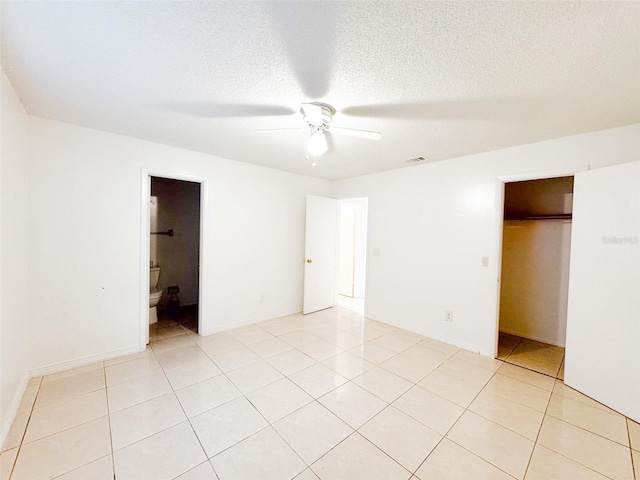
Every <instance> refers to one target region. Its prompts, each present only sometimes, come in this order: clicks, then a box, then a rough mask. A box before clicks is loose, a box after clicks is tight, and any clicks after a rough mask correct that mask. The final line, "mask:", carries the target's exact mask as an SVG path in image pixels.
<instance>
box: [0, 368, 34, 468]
mask: <svg viewBox="0 0 640 480" xmlns="http://www.w3.org/2000/svg"><path fill="white" fill-rule="evenodd" d="M43 379H44V376H41V377H40V381H39V382H38V389H37V390H36V394H35V396H34V397H33V403H32V404H31V408H30V409H29V418H28V419H27V423H26V424H25V426H24V431H23V432H22V436H21V437H20V443H19V444H18V446H17V447H16V448H17V449H18V450H17V451H16V457H15V458H14V459H13V464H12V465H11V470H9V479H8V480H11V477H12V476H13V474H14V473H15V468H16V465H17V464H18V458H19V456H20V452H21V451H22V445H23V443H24V438H25V436H26V435H27V429H28V428H29V423H30V422H31V416H32V415H33V410H34V409H35V407H36V401H37V400H38V395H39V394H40V387H41V386H42V380H43ZM27 385H28V384H27ZM23 395H24V394H23ZM21 400H22V399H21ZM18 408H19V407H18ZM14 421H15V420H14ZM3 453H4V452H3Z"/></svg>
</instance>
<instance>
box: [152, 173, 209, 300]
mask: <svg viewBox="0 0 640 480" xmlns="http://www.w3.org/2000/svg"><path fill="white" fill-rule="evenodd" d="M151 194H152V195H153V196H155V197H156V198H157V200H158V205H157V208H158V220H157V225H156V229H155V230H154V229H152V231H158V232H166V231H168V230H169V229H172V230H173V232H174V234H173V237H169V236H167V235H151V238H152V239H155V241H156V245H157V246H156V249H157V253H156V261H157V263H158V264H159V265H160V280H159V281H158V287H159V288H161V289H162V291H163V295H162V299H161V300H160V306H161V307H162V306H164V305H166V303H167V301H168V300H169V296H168V295H167V287H168V286H171V285H178V286H179V287H180V301H181V304H182V305H195V304H197V303H198V284H199V282H198V279H199V277H198V275H199V272H200V269H199V262H200V250H199V248H200V184H199V183H193V182H185V181H181V180H171V179H166V178H158V177H151Z"/></svg>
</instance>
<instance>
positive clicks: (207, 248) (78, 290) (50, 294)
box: [29, 118, 331, 369]
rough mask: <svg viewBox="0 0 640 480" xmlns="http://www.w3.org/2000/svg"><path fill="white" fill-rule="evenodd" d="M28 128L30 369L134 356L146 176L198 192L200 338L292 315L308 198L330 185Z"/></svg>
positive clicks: (44, 127)
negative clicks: (180, 180)
mask: <svg viewBox="0 0 640 480" xmlns="http://www.w3.org/2000/svg"><path fill="white" fill-rule="evenodd" d="M31 124H32V128H33V138H34V139H35V140H36V141H35V142H34V153H33V159H32V183H31V192H32V211H31V215H30V218H31V227H32V229H33V232H34V235H33V236H32V238H31V240H32V244H31V249H30V257H31V262H32V265H33V271H32V272H31V278H32V279H33V284H35V285H37V286H38V288H34V289H31V292H30V294H31V300H30V303H31V305H32V311H31V315H32V318H33V328H34V331H36V332H38V335H37V337H36V338H34V339H33V343H32V344H31V345H30V347H29V350H30V351H31V353H32V354H33V355H34V357H35V358H34V359H33V365H35V366H38V367H47V366H52V367H51V368H52V369H55V368H61V367H62V366H65V365H64V362H72V363H73V362H78V361H81V360H82V359H84V360H85V361H89V360H91V359H93V358H102V357H103V356H105V355H111V354H113V355H115V354H117V353H121V352H123V351H126V350H127V349H129V350H130V349H136V348H140V346H141V344H142V343H141V329H140V312H141V306H142V304H143V303H145V302H147V301H148V300H147V299H148V290H147V291H146V292H144V291H142V290H143V289H142V287H141V285H143V284H144V279H143V278H142V277H141V275H144V276H145V277H146V278H147V279H148V258H144V259H143V258H142V255H143V254H142V253H141V251H143V248H141V246H142V245H146V247H145V248H146V249H147V251H148V243H147V242H148V240H147V239H146V238H143V232H144V231H146V230H145V229H143V228H142V218H143V217H144V216H145V215H143V214H142V212H143V210H142V209H143V208H145V209H147V208H148V200H146V199H145V200H144V201H143V199H142V193H141V192H142V190H143V188H142V185H143V181H146V179H145V178H144V177H145V176H146V175H148V174H151V175H159V176H162V175H163V174H166V176H172V175H183V176H193V177H198V178H201V179H204V181H205V183H206V189H207V192H205V195H206V200H205V203H206V205H205V206H206V218H204V220H203V228H204V229H205V235H206V239H207V240H206V242H207V243H206V244H204V245H203V246H202V249H203V250H202V252H203V257H202V268H203V269H204V275H203V279H202V280H203V289H204V292H203V298H202V299H201V302H200V306H201V309H202V311H203V314H204V315H203V317H204V320H205V323H204V325H202V329H201V330H202V333H203V334H207V333H211V332H213V331H216V330H221V329H225V328H230V327H233V326H234V325H239V324H243V323H249V322H255V321H258V320H261V319H267V318H272V317H276V316H278V315H284V314H288V313H292V312H296V311H300V309H301V303H302V273H303V263H302V258H303V256H304V250H303V249H304V215H305V197H306V194H308V193H312V194H317V195H325V196H327V195H330V194H331V183H330V182H328V181H325V180H319V179H314V178H310V177H304V176H301V175H295V174H289V173H284V172H281V171H277V170H272V169H268V168H264V167H258V166H254V165H249V164H245V163H240V162H235V161H230V160H224V159H220V158H216V157H213V156H210V155H204V154H198V153H194V152H189V151H185V150H180V149H176V148H171V147H167V146H162V145H157V144H153V143H149V142H144V141H139V140H136V139H132V138H127V137H123V136H118V135H113V134H109V133H105V132H99V131H95V130H90V129H85V128H79V127H75V126H71V125H67V124H62V123H58V122H53V121H48V120H43V119H39V118H31ZM145 211H146V210H145ZM36 232H37V234H36ZM141 266H144V268H143V269H141ZM141 270H143V271H141ZM260 295H264V303H259V299H260ZM141 299H144V301H143V302H142V303H141ZM145 308H146V307H145ZM146 310H147V311H148V308H146ZM205 312H206V313H205ZM52 339H55V341H52Z"/></svg>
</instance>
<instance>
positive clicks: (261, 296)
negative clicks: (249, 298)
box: [260, 295, 264, 303]
mask: <svg viewBox="0 0 640 480" xmlns="http://www.w3.org/2000/svg"><path fill="white" fill-rule="evenodd" d="M260 303H264V295H260Z"/></svg>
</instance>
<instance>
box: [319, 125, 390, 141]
mask: <svg viewBox="0 0 640 480" xmlns="http://www.w3.org/2000/svg"><path fill="white" fill-rule="evenodd" d="M327 130H328V131H329V132H331V133H335V134H337V135H347V136H349V137H356V138H364V139H365V140H380V139H381V138H382V134H381V133H380V132H371V131H369V130H355V129H353V128H339V127H329V128H327Z"/></svg>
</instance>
